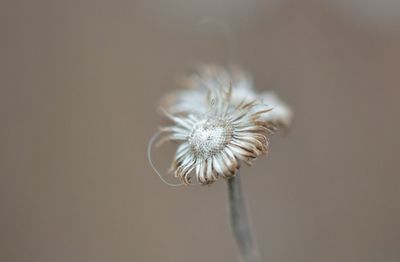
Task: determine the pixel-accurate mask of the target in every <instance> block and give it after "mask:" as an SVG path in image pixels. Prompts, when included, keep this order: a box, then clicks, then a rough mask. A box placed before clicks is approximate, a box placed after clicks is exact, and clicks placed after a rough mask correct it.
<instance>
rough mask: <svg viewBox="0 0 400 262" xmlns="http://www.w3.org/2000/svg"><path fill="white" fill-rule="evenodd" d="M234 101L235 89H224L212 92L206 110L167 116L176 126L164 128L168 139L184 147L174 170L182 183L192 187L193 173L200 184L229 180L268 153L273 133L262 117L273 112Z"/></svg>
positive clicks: (180, 151) (244, 102)
mask: <svg viewBox="0 0 400 262" xmlns="http://www.w3.org/2000/svg"><path fill="white" fill-rule="evenodd" d="M228 87H229V85H228ZM232 99H233V93H232V88H230V87H229V88H227V87H226V86H223V85H221V86H219V87H216V88H210V89H209V91H208V93H207V95H206V104H205V105H204V108H197V110H193V111H190V113H188V114H179V115H176V114H175V115H173V114H171V113H169V112H165V114H166V116H167V117H168V118H169V119H170V120H172V122H173V123H174V125H172V126H169V127H164V128H162V131H164V132H166V133H167V136H166V137H165V139H167V140H171V141H177V142H180V143H181V144H180V145H179V147H178V149H177V151H176V154H175V157H174V161H173V163H172V167H171V170H172V171H173V172H174V174H175V176H176V177H178V178H180V179H181V180H182V182H183V183H185V184H189V183H190V178H191V175H190V174H191V173H192V171H194V172H195V175H196V178H197V181H198V182H199V183H201V184H211V183H213V182H215V181H216V180H217V178H218V177H220V176H221V177H224V178H229V177H231V176H234V175H235V174H236V173H237V171H238V169H239V166H240V162H241V161H244V162H245V163H247V164H249V165H250V164H251V162H252V160H254V159H256V158H257V157H259V156H261V155H264V154H266V153H267V149H268V138H267V135H268V133H269V132H270V130H269V128H268V125H267V123H266V122H265V121H263V120H262V119H261V116H262V115H263V114H266V113H268V112H270V109H269V108H267V107H265V106H263V105H262V104H260V103H259V102H258V101H257V100H252V101H247V100H242V102H240V103H238V104H237V105H236V106H232ZM201 106H203V105H201ZM199 107H200V105H199Z"/></svg>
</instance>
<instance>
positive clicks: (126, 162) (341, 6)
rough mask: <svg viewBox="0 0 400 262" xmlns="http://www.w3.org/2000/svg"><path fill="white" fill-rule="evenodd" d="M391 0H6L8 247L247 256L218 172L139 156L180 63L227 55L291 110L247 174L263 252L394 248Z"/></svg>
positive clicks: (341, 256) (395, 59)
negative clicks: (182, 179) (209, 174)
mask: <svg viewBox="0 0 400 262" xmlns="http://www.w3.org/2000/svg"><path fill="white" fill-rule="evenodd" d="M395 2H396V1H388V0H384V1H364V2H363V1H358V0H349V1H335V0H329V1H327V0H325V1H311V0H310V1H309V0H303V1H298V0H296V1H295V0H286V1H284V0H280V1H278V0H274V1H239V0H234V1H228V0H220V1H211V0H205V1H194V0H185V1H184V0H173V1H145V0H143V1H134V0H116V1H94V0H93V1H91V0H83V1H51V0H39V1H26V0H25V1H24V0H12V1H11V0H10V1H7V0H6V1H5V0H2V1H1V2H0V261H5V262H54V261H57V262H64V261H65V262H67V261H68V262H70V261H71V262H72V261H74V262H79V261H82V262H91V261H93V262H103V261H104V262H109V261H121V262H125V261H130V262H131V261H171V262H178V261H191V262H195V261H198V262H203V261H238V259H237V257H238V254H237V250H236V246H235V242H234V241H233V239H232V236H231V232H230V229H229V224H228V221H227V202H226V199H227V197H226V196H227V192H226V184H225V182H224V181H223V180H220V181H218V182H217V183H216V184H214V185H212V186H210V187H201V186H199V187H183V188H171V187H168V186H166V185H164V184H162V183H161V181H160V180H159V179H158V178H157V177H156V176H155V175H154V173H153V172H152V171H151V170H150V168H149V165H148V163H147V160H146V154H145V153H146V145H147V141H148V139H149V138H150V136H151V135H152V133H154V132H155V131H156V130H157V127H158V126H159V125H161V124H162V123H165V122H163V121H162V119H161V116H160V114H159V113H158V112H157V105H158V102H159V99H160V97H161V96H162V95H163V94H165V93H167V92H169V91H172V90H174V89H175V88H176V80H177V79H178V77H179V76H180V75H182V74H184V73H187V72H191V70H192V69H193V68H194V65H196V64H197V63H200V62H206V63H217V64H221V65H226V64H227V63H228V62H229V61H234V62H236V63H237V64H238V65H240V66H242V67H243V68H244V69H245V70H247V71H248V72H250V73H251V74H252V76H253V78H254V83H255V85H256V88H257V89H258V90H259V91H263V90H273V91H275V92H277V93H278V94H279V95H280V96H281V98H282V99H283V100H285V101H286V102H287V103H288V104H290V105H291V106H292V108H293V110H294V113H295V120H294V122H293V127H292V129H291V130H290V132H288V133H287V134H278V135H275V136H274V137H272V138H271V148H270V154H269V156H268V157H265V158H261V159H259V160H258V161H257V162H256V163H255V165H254V166H253V167H251V168H244V169H243V171H242V181H243V186H244V190H245V193H246V197H247V203H248V208H249V211H250V212H251V217H252V220H253V222H254V231H255V234H256V235H257V239H258V241H259V246H260V249H261V252H262V256H263V258H264V261H279V262H284V261H287V262H289V261H290V262H293V261H299V262H300V261H304V262H310V261H315V262H320V261H324V262H337V261H341V262H355V261H359V262H376V261H382V262H397V261H400V177H399V175H400V172H399V164H400V158H399V146H400V139H399V127H400V123H399V114H400V105H399V98H400V6H399V5H398V4H396V3H395ZM379 3H380V4H379ZM393 3H394V4H393ZM203 19H214V20H218V21H221V22H222V23H224V24H226V25H227V26H228V27H229V28H230V30H231V32H232V39H231V40H229V41H226V38H225V36H224V32H223V30H221V28H220V27H218V26H216V25H215V24H214V25H213V24H203V25H199V22H200V21H201V20H203ZM229 46H231V48H232V49H233V50H234V52H231V53H229V52H228V49H229V48H228V47H229ZM174 149H175V145H168V146H166V147H163V148H161V149H160V150H158V151H157V152H156V156H155V160H156V162H157V164H158V166H159V167H160V169H161V170H166V169H167V167H168V165H169V162H170V161H171V159H172V157H173V153H174ZM168 179H170V180H172V181H173V178H172V177H168Z"/></svg>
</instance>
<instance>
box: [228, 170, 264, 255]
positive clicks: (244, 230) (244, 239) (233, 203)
mask: <svg viewBox="0 0 400 262" xmlns="http://www.w3.org/2000/svg"><path fill="white" fill-rule="evenodd" d="M227 183H228V195H229V211H230V221H231V228H232V231H233V235H234V236H235V239H236V243H237V245H238V248H239V251H240V254H241V256H242V259H243V261H245V262H259V261H260V260H261V259H260V255H259V252H258V249H257V245H256V242H255V240H254V239H253V238H252V235H251V230H250V228H251V227H250V223H249V219H248V217H247V213H246V206H245V204H244V197H243V192H242V188H241V184H240V174H237V175H236V176H234V177H232V178H230V179H227Z"/></svg>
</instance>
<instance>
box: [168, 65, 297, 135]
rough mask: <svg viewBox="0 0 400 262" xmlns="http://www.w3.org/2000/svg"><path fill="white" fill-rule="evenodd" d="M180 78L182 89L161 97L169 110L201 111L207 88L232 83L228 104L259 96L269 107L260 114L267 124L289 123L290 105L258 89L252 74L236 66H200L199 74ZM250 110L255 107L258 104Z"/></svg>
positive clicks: (248, 100)
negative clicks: (230, 67) (255, 86)
mask: <svg viewBox="0 0 400 262" xmlns="http://www.w3.org/2000/svg"><path fill="white" fill-rule="evenodd" d="M182 82H183V83H182V85H183V86H184V87H185V89H183V90H178V91H175V92H173V93H172V94H170V95H167V96H166V97H164V99H163V101H162V105H163V108H164V109H165V110H166V111H167V112H168V113H170V114H174V115H175V114H178V115H179V114H189V113H192V114H204V113H205V112H206V110H207V95H208V93H209V90H210V89H215V88H220V87H221V86H229V85H231V86H232V97H231V99H230V106H231V107H235V106H237V105H239V104H240V103H242V102H243V101H245V102H251V101H254V100H258V101H259V102H260V103H259V104H263V105H267V106H268V107H270V108H271V109H272V110H271V111H269V112H266V113H264V114H262V115H261V116H260V117H261V119H262V120H263V121H265V122H266V123H267V124H268V126H269V127H281V128H288V127H289V126H290V124H291V121H292V111H291V109H290V108H289V107H288V106H287V105H286V104H285V103H283V102H282V101H281V100H280V99H279V98H278V96H277V95H276V94H275V93H273V92H271V91H267V92H263V93H257V92H256V91H255V90H254V88H253V83H252V81H251V78H250V77H249V76H248V75H247V74H246V73H244V72H243V71H242V70H240V69H238V68H232V69H231V70H225V69H223V68H221V67H218V66H202V67H201V68H200V70H199V73H198V74H193V75H190V76H188V77H186V78H184V79H183V80H182ZM252 110H254V111H257V110H258V107H257V106H256V107H254V108H253V109H252Z"/></svg>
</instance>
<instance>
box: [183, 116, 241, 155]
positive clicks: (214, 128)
mask: <svg viewBox="0 0 400 262" xmlns="http://www.w3.org/2000/svg"><path fill="white" fill-rule="evenodd" d="M232 134H233V127H232V125H231V124H230V123H229V122H228V121H226V120H224V119H219V118H217V119H206V120H203V121H201V122H199V123H198V124H197V125H195V127H194V128H193V130H192V132H191V134H190V137H189V143H190V145H191V147H192V150H193V151H194V153H195V154H196V155H198V156H200V157H202V158H204V159H206V158H208V157H210V156H212V155H214V154H216V153H218V152H219V151H221V150H222V149H223V148H224V147H225V146H226V145H227V144H228V143H229V142H230V141H231V139H232Z"/></svg>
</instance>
